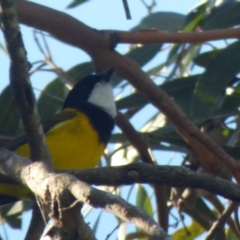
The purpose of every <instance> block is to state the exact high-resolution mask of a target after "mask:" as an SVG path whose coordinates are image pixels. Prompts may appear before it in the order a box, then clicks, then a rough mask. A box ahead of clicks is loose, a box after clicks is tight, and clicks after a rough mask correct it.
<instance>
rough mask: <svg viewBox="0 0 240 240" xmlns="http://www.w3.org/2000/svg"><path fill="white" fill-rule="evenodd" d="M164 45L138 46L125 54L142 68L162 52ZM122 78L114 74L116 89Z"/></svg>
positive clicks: (113, 80)
mask: <svg viewBox="0 0 240 240" xmlns="http://www.w3.org/2000/svg"><path fill="white" fill-rule="evenodd" d="M161 46H162V44H149V45H144V46H141V47H138V46H137V45H136V47H135V48H133V49H132V50H131V51H130V52H128V53H127V54H125V57H128V58H131V59H132V60H134V61H135V62H137V63H138V64H139V65H140V66H141V67H143V66H144V65H145V64H147V63H148V62H149V61H150V60H151V59H152V58H153V57H154V56H156V54H157V53H158V52H159V51H160V49H161ZM122 80H123V79H122V77H121V76H119V75H116V74H114V76H113V78H112V80H111V84H112V85H113V86H114V87H115V86H117V85H118V84H119V83H120V82H121V81H122Z"/></svg>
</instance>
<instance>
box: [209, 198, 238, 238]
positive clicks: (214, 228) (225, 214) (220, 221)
mask: <svg viewBox="0 0 240 240" xmlns="http://www.w3.org/2000/svg"><path fill="white" fill-rule="evenodd" d="M237 207H238V203H234V202H232V203H230V205H229V206H228V207H227V208H226V209H225V210H224V211H223V213H222V215H221V217H220V218H219V219H218V220H217V221H216V222H215V223H214V224H213V225H212V227H211V229H210V230H209V231H208V234H207V236H206V238H205V240H210V239H213V237H214V235H215V234H216V232H217V231H219V230H222V227H223V225H224V224H225V223H226V222H227V221H228V219H229V217H230V215H231V214H232V213H233V211H234V210H235V209H236V208H237Z"/></svg>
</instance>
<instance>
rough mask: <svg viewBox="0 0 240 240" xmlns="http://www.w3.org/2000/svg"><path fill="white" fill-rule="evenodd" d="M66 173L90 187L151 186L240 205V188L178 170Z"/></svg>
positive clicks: (138, 166) (132, 167) (137, 167)
mask: <svg viewBox="0 0 240 240" xmlns="http://www.w3.org/2000/svg"><path fill="white" fill-rule="evenodd" d="M66 172H69V173H71V174H73V175H74V176H76V177H77V178H78V179H80V180H81V181H84V182H87V183H89V184H95V185H108V186H119V185H129V184H132V183H150V184H163V185H166V186H169V187H177V188H181V187H183V188H200V189H204V190H207V191H209V192H211V193H213V194H217V195H220V196H222V197H225V198H227V199H230V200H232V201H238V202H239V201H240V189H239V185H238V184H236V183H233V182H231V181H228V180H224V179H222V178H219V177H215V176H213V175H211V174H206V173H197V172H194V171H192V170H190V169H187V168H183V167H178V166H157V165H152V164H145V163H134V164H129V165H125V166H119V167H102V168H96V169H82V170H78V171H66Z"/></svg>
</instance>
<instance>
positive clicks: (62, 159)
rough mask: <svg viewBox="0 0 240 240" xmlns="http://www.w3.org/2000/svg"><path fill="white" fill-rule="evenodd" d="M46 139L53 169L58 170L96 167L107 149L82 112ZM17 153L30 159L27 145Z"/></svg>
mask: <svg viewBox="0 0 240 240" xmlns="http://www.w3.org/2000/svg"><path fill="white" fill-rule="evenodd" d="M45 137H46V141H47V145H48V148H49V150H50V153H51V156H52V160H53V167H54V168H55V169H58V170H60V169H79V168H90V167H95V166H96V164H97V163H98V161H99V160H100V157H101V155H102V154H103V151H104V148H105V145H104V144H103V143H101V142H100V140H99V137H98V135H97V132H96V131H95V130H94V129H93V127H92V126H91V124H90V122H89V120H88V117H87V116H86V115H84V114H82V113H80V112H79V113H77V117H75V118H74V119H73V120H68V121H66V122H64V123H59V124H57V125H56V126H55V127H54V128H52V129H51V130H50V131H49V132H47V133H46V135H45ZM15 152H17V153H18V154H20V155H22V156H25V157H29V147H28V145H27V144H25V145H23V146H20V147H19V148H17V149H16V151H15Z"/></svg>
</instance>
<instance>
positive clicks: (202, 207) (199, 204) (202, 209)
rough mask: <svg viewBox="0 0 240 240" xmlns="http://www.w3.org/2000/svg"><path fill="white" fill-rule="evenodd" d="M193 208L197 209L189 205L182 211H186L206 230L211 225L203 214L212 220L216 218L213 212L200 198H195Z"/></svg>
mask: <svg viewBox="0 0 240 240" xmlns="http://www.w3.org/2000/svg"><path fill="white" fill-rule="evenodd" d="M194 208H195V209H197V210H198V211H196V210H195V209H193V208H191V207H189V208H186V209H184V210H183V211H184V212H185V213H187V214H188V215H189V216H190V217H191V218H193V219H194V220H195V221H196V222H198V223H199V224H200V225H201V226H202V227H203V228H204V229H206V230H208V229H209V228H210V227H211V225H210V223H209V222H208V221H207V220H206V219H205V218H204V217H203V216H204V215H205V216H206V217H208V218H209V219H212V220H213V221H214V220H216V219H217V218H216V216H215V214H214V213H213V212H212V211H211V209H210V208H209V207H208V206H207V204H206V203H205V202H204V201H203V200H202V198H197V199H196V201H195V203H194ZM200 213H201V214H200Z"/></svg>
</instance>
